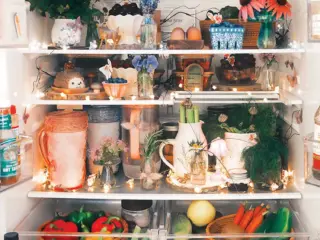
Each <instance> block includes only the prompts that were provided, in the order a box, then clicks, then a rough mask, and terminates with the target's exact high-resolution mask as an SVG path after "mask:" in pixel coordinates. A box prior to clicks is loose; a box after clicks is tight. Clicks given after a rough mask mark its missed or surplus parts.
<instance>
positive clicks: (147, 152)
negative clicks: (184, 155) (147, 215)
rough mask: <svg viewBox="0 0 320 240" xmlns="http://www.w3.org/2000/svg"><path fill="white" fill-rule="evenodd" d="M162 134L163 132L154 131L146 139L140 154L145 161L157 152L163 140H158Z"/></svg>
mask: <svg viewBox="0 0 320 240" xmlns="http://www.w3.org/2000/svg"><path fill="white" fill-rule="evenodd" d="M162 133H163V130H160V131H155V132H153V133H150V134H149V135H148V136H147V137H146V139H145V141H144V148H143V153H142V154H143V156H144V158H145V159H146V160H148V159H149V160H150V159H151V158H152V155H153V153H155V152H156V151H157V150H158V148H159V146H160V144H161V143H162V142H163V140H160V139H161V137H162Z"/></svg>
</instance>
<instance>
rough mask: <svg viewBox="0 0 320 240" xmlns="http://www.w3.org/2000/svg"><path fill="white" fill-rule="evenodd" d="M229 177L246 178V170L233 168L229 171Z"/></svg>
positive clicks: (235, 178)
mask: <svg viewBox="0 0 320 240" xmlns="http://www.w3.org/2000/svg"><path fill="white" fill-rule="evenodd" d="M228 172H229V174H230V179H232V180H234V181H240V180H246V179H247V178H248V172H247V170H245V169H242V168H234V169H230V170H229V171H228Z"/></svg>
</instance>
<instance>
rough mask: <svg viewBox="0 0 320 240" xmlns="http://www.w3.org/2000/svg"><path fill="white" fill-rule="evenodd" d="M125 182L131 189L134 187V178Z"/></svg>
mask: <svg viewBox="0 0 320 240" xmlns="http://www.w3.org/2000/svg"><path fill="white" fill-rule="evenodd" d="M127 184H128V186H129V188H130V189H133V188H134V179H129V180H128V181H127Z"/></svg>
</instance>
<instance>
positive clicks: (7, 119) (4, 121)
mask: <svg viewBox="0 0 320 240" xmlns="http://www.w3.org/2000/svg"><path fill="white" fill-rule="evenodd" d="M11 127H12V121H11V115H10V114H8V115H0V130H9V129H11Z"/></svg>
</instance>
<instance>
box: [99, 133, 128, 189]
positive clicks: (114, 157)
mask: <svg viewBox="0 0 320 240" xmlns="http://www.w3.org/2000/svg"><path fill="white" fill-rule="evenodd" d="M122 151H124V152H126V151H127V147H126V144H125V143H124V142H123V141H121V140H114V139H113V138H110V137H107V138H105V139H103V141H102V143H101V145H100V147H99V148H98V149H96V150H94V151H93V154H94V157H93V159H94V164H95V165H98V166H101V167H102V171H101V173H100V183H101V185H102V186H103V185H104V184H108V185H110V186H113V185H115V183H116V182H115V178H114V176H113V173H114V172H115V171H117V169H119V165H120V163H121V160H120V157H119V154H120V152H122Z"/></svg>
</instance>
